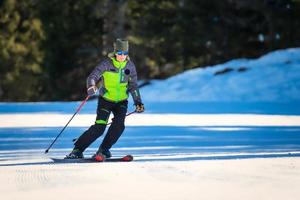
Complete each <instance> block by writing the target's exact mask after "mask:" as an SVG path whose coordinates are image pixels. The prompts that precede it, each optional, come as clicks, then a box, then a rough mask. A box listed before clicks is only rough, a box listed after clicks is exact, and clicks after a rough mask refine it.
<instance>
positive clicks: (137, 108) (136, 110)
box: [135, 102, 145, 113]
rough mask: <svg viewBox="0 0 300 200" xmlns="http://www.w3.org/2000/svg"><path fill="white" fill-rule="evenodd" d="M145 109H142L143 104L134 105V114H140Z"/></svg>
mask: <svg viewBox="0 0 300 200" xmlns="http://www.w3.org/2000/svg"><path fill="white" fill-rule="evenodd" d="M144 110H145V108H144V104H143V103H140V102H139V103H135V112H137V113H142V112H144Z"/></svg>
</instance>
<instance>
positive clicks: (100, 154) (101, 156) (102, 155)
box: [92, 149, 111, 162]
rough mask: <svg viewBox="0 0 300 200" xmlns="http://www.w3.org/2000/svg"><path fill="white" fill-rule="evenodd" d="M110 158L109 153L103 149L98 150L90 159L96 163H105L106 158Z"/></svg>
mask: <svg viewBox="0 0 300 200" xmlns="http://www.w3.org/2000/svg"><path fill="white" fill-rule="evenodd" d="M110 157H111V153H110V151H109V150H108V149H107V150H103V149H99V150H98V151H97V152H96V153H95V154H94V155H93V157H92V159H94V160H96V161H98V162H103V161H105V159H106V158H110Z"/></svg>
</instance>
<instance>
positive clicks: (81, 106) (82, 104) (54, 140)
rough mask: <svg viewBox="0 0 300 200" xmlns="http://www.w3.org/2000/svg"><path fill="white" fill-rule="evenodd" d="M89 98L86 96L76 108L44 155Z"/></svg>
mask: <svg viewBox="0 0 300 200" xmlns="http://www.w3.org/2000/svg"><path fill="white" fill-rule="evenodd" d="M89 98H90V96H89V95H88V96H87V97H86V98H85V100H84V101H83V102H82V103H81V104H80V106H79V107H78V108H77V110H76V112H75V113H74V114H73V116H72V117H71V119H70V120H69V121H68V123H67V124H66V125H65V126H64V128H63V129H62V130H61V131H60V133H59V134H58V135H57V136H56V138H55V139H54V140H53V142H52V143H51V144H50V146H49V147H48V148H47V149H46V151H45V154H46V153H48V152H49V150H50V148H51V147H52V145H53V144H54V143H55V142H56V140H57V139H58V138H59V136H60V135H61V134H62V132H64V130H65V129H66V127H67V126H68V125H69V123H70V122H71V121H72V119H73V118H74V117H75V115H76V114H77V113H78V112H79V111H80V109H81V108H82V106H83V105H84V104H85V103H86V102H87V100H88V99H89Z"/></svg>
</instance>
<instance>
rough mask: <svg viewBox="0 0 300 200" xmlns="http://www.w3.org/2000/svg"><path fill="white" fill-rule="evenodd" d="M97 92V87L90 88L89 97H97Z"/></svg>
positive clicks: (88, 90)
mask: <svg viewBox="0 0 300 200" xmlns="http://www.w3.org/2000/svg"><path fill="white" fill-rule="evenodd" d="M97 90H98V88H97V87H96V86H94V85H93V86H91V87H89V88H88V89H87V94H88V95H89V96H93V95H95V94H96V93H97Z"/></svg>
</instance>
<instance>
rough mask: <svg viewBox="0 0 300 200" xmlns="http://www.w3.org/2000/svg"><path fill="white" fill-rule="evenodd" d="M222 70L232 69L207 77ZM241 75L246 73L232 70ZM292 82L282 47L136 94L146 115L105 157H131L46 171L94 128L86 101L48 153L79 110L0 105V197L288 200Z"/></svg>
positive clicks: (294, 108)
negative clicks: (142, 102) (81, 135)
mask: <svg viewBox="0 0 300 200" xmlns="http://www.w3.org/2000/svg"><path fill="white" fill-rule="evenodd" d="M226 67H230V68H232V69H233V70H232V71H230V72H228V73H225V74H223V75H218V76H214V73H215V72H220V71H222V70H224V68H226ZM241 67H247V69H248V70H246V71H244V72H238V70H241V69H240V68H241ZM298 79H299V49H289V50H282V51H277V52H274V53H271V54H268V55H266V56H263V57H262V58H260V59H257V60H245V59H241V60H234V61H231V62H228V63H225V64H223V65H218V66H216V67H215V68H206V69H196V70H190V71H188V72H185V73H183V74H181V75H178V76H175V77H172V78H170V79H168V80H166V81H159V82H155V83H154V84H153V85H150V86H147V87H146V88H143V89H142V95H143V99H144V102H145V106H146V113H144V114H140V115H138V114H135V115H131V116H130V117H128V118H127V119H126V123H127V127H126V130H125V132H124V134H123V135H122V137H121V138H120V140H119V141H118V143H117V144H116V145H115V146H114V147H113V149H112V153H113V155H114V156H120V155H124V154H128V153H131V154H133V155H134V157H135V160H134V162H131V163H91V164H53V163H52V161H51V159H50V158H49V157H60V158H61V157H63V156H65V155H66V154H67V153H68V152H70V151H71V149H72V147H73V143H72V139H74V138H76V137H78V136H79V135H80V134H81V133H82V132H83V131H85V130H86V128H87V127H88V126H89V125H90V124H92V123H93V122H94V119H95V109H96V105H97V102H96V101H95V100H92V101H89V102H87V104H86V105H85V106H84V108H83V109H82V111H81V112H80V113H79V114H78V115H77V116H76V117H75V118H74V120H73V121H72V122H71V123H70V125H69V126H68V127H67V129H66V130H65V132H64V133H63V134H62V135H61V137H60V138H59V140H58V141H57V142H56V143H55V145H54V146H53V148H52V149H51V150H50V151H49V153H48V154H44V150H45V149H46V148H47V147H48V146H49V144H50V143H51V142H52V141H53V139H54V138H55V137H56V136H57V134H58V133H59V132H60V130H61V129H62V127H63V126H64V125H65V124H66V122H67V121H68V120H69V119H70V117H71V116H72V114H73V113H74V112H75V110H76V108H77V107H78V106H79V105H80V102H41V103H0V199H5V200H15V199H23V200H53V199H62V200H68V199H73V200H77V199H78V200H82V199H89V200H93V199H95V200H96V199H112V200H119V199H122V200H135V199H138V200H140V199H143V200H153V199H154V200H169V199H172V200H182V199H185V200H198V199H210V200H214V199H216V200H219V199H230V200H235V199H237V200H238V199H241V197H242V199H243V200H253V199H264V200H268V199H270V200H281V199H286V200H297V199H298V198H299V196H300V191H299V188H298V187H299V184H300V134H299V133H300V120H299V117H300V108H298V107H299V106H298V104H299V80H298ZM185 95H188V98H187V97H186V96H185ZM157 97H160V98H157ZM172 101H173V102H172ZM175 101H176V102H175ZM204 101H208V102H204ZM217 101H218V102H217ZM132 109H133V107H132V102H130V108H129V111H131V110H132ZM102 138H103V137H102ZM102 138H100V139H102ZM99 144H100V141H99V140H98V141H96V142H95V143H93V144H92V145H91V146H90V147H89V148H88V149H87V150H86V151H85V152H84V154H85V156H91V155H92V154H93V153H94V152H95V151H96V150H97V148H98V146H99Z"/></svg>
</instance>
